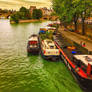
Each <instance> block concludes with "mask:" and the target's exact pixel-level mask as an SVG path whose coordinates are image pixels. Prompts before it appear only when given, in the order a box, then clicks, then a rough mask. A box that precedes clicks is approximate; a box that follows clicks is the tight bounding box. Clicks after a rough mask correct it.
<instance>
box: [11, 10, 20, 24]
mask: <svg viewBox="0 0 92 92" xmlns="http://www.w3.org/2000/svg"><path fill="white" fill-rule="evenodd" d="M19 19H20V16H19V12H16V13H15V14H13V15H11V18H10V20H11V21H14V22H15V23H18V22H19Z"/></svg>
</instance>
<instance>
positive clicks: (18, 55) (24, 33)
mask: <svg viewBox="0 0 92 92" xmlns="http://www.w3.org/2000/svg"><path fill="white" fill-rule="evenodd" d="M48 23H51V22H50V21H47V22H43V23H23V24H13V25H11V24H10V23H9V20H0V92H82V91H81V89H80V88H79V86H78V84H77V83H76V82H75V80H74V79H73V77H72V75H71V73H70V72H69V70H68V69H67V68H66V67H65V65H64V64H63V63H62V61H59V62H50V61H46V60H44V59H43V58H42V57H41V56H40V55H37V56H30V57H27V50H26V47H27V41H28V37H29V36H30V35H31V34H33V33H36V34H37V33H38V32H39V28H40V27H43V26H46V25H47V24H48Z"/></svg>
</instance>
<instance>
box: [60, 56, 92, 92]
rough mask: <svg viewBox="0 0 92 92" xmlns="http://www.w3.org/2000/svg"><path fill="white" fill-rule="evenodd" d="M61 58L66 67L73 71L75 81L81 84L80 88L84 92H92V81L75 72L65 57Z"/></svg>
mask: <svg viewBox="0 0 92 92" xmlns="http://www.w3.org/2000/svg"><path fill="white" fill-rule="evenodd" d="M61 58H62V59H63V61H64V63H65V65H66V66H67V68H68V69H69V70H70V71H71V73H72V75H73V77H74V79H75V80H76V81H77V82H78V83H79V85H80V87H81V88H82V89H83V91H84V92H92V80H90V79H85V78H83V77H81V76H79V74H78V73H77V72H76V71H75V69H73V68H72V67H71V65H70V64H69V62H68V61H67V60H66V59H65V58H64V56H63V55H61Z"/></svg>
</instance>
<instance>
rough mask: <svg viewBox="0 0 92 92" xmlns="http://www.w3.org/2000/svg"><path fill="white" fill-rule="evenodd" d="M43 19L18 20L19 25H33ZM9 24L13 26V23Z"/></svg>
mask: <svg viewBox="0 0 92 92" xmlns="http://www.w3.org/2000/svg"><path fill="white" fill-rule="evenodd" d="M42 21H44V20H43V19H39V20H38V19H31V20H19V23H35V22H42ZM10 23H11V24H14V23H15V22H14V21H10Z"/></svg>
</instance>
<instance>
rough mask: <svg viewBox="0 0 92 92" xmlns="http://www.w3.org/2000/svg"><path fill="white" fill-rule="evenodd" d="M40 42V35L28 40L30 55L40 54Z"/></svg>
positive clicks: (34, 35)
mask: <svg viewBox="0 0 92 92" xmlns="http://www.w3.org/2000/svg"><path fill="white" fill-rule="evenodd" d="M39 49H40V48H39V40H38V35H36V34H33V35H31V36H30V37H29V39H28V45H27V52H28V55H29V54H38V53H39Z"/></svg>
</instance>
